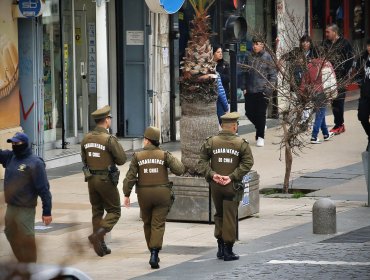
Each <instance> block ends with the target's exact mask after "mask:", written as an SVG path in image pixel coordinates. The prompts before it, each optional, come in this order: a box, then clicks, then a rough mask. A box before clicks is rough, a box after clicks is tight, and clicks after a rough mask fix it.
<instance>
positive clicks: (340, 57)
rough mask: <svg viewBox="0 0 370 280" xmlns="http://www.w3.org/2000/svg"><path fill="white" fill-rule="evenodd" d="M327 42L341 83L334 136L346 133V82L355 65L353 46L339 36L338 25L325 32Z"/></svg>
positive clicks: (335, 111) (330, 26) (333, 105)
mask: <svg viewBox="0 0 370 280" xmlns="http://www.w3.org/2000/svg"><path fill="white" fill-rule="evenodd" d="M325 36H326V40H325V41H324V42H323V46H324V47H325V49H326V51H327V53H328V55H327V56H328V59H329V61H330V63H331V64H332V65H333V67H334V69H335V76H336V78H337V81H338V83H339V86H338V96H337V97H336V98H335V99H334V100H333V101H332V110H333V115H334V127H333V128H332V129H331V130H330V132H333V133H334V134H340V133H343V132H345V127H344V101H345V99H346V89H345V86H344V84H345V83H344V81H345V80H346V78H347V75H348V74H349V72H350V70H351V68H352V64H353V48H352V46H351V44H350V43H349V42H348V41H347V40H346V39H344V38H343V37H341V36H339V28H338V26H337V25H336V24H330V25H328V26H327V27H326V30H325Z"/></svg>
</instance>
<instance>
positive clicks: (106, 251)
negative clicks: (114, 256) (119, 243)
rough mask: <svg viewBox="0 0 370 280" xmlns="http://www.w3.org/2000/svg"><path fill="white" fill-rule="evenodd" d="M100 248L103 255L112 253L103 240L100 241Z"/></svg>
mask: <svg viewBox="0 0 370 280" xmlns="http://www.w3.org/2000/svg"><path fill="white" fill-rule="evenodd" d="M101 246H102V247H103V250H104V252H105V254H107V255H109V254H110V253H112V250H111V249H110V248H109V247H108V246H107V244H106V243H105V241H104V240H103V241H102V243H101Z"/></svg>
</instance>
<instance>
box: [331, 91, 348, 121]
mask: <svg viewBox="0 0 370 280" xmlns="http://www.w3.org/2000/svg"><path fill="white" fill-rule="evenodd" d="M345 99H346V90H345V89H344V88H341V89H338V96H337V98H335V99H334V100H333V101H332V103H331V107H332V110H333V115H334V125H335V126H336V127H338V126H341V125H342V124H343V123H344V100H345Z"/></svg>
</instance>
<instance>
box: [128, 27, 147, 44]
mask: <svg viewBox="0 0 370 280" xmlns="http://www.w3.org/2000/svg"><path fill="white" fill-rule="evenodd" d="M126 45H128V46H143V45H144V31H142V30H127V31H126Z"/></svg>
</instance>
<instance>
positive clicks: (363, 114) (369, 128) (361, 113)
mask: <svg viewBox="0 0 370 280" xmlns="http://www.w3.org/2000/svg"><path fill="white" fill-rule="evenodd" d="M357 117H358V120H359V121H360V122H361V124H362V127H363V128H364V130H365V132H366V134H367V137H368V139H369V141H370V122H369V117H370V98H369V97H361V98H360V99H359V101H358V113H357Z"/></svg>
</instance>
